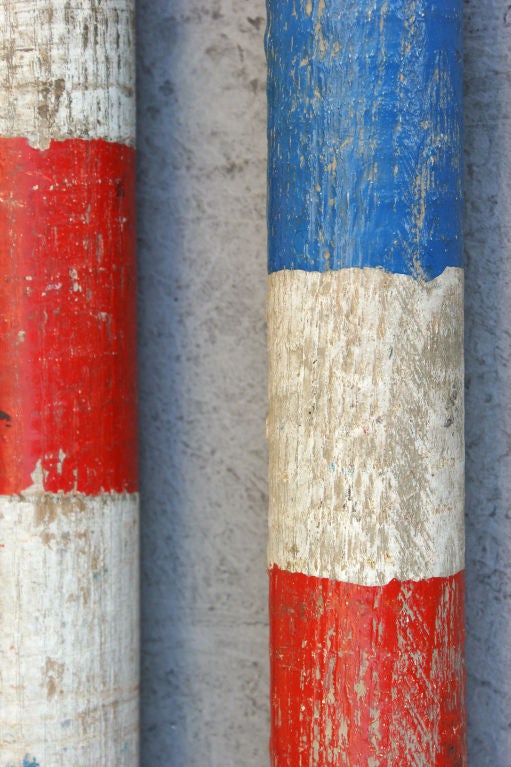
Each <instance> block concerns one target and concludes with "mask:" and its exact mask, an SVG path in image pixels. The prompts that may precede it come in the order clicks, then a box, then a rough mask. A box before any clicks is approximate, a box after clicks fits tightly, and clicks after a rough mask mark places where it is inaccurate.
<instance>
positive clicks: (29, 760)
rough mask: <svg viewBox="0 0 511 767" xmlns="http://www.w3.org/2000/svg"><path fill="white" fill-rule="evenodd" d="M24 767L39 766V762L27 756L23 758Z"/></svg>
mask: <svg viewBox="0 0 511 767" xmlns="http://www.w3.org/2000/svg"><path fill="white" fill-rule="evenodd" d="M23 767H39V762H38V761H37V760H36V759H34V758H33V757H30V756H26V757H25V758H24V759H23Z"/></svg>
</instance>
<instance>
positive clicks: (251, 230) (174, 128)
mask: <svg viewBox="0 0 511 767" xmlns="http://www.w3.org/2000/svg"><path fill="white" fill-rule="evenodd" d="M264 14H265V4H264V2H263V1H262V0H245V1H243V0H216V1H215V0H208V2H206V0H139V2H138V50H139V53H138V87H139V100H138V103H139V125H138V130H139V188H138V194H139V213H140V225H139V232H140V277H141V279H140V296H141V303H140V311H141V316H140V320H141V324H140V327H141V338H140V341H141V344H140V358H141V360H140V361H141V378H140V384H141V389H140V394H141V440H142V490H143V494H144V505H143V525H144V533H143V555H144V560H143V572H144V580H143V597H144V608H143V609H144V621H143V646H144V655H143V672H144V681H143V715H142V718H143V733H144V737H143V758H142V764H143V767H149V766H150V767H160V765H161V766H163V765H165V767H169V766H170V767H183V766H184V765H186V767H238V766H239V765H240V764H243V765H244V766H245V765H246V767H266V765H267V764H268V750H267V738H268V729H267V717H268V708H267V689H268V687H267V671H266V669H267V629H266V598H267V597H266V590H267V581H266V574H265V572H264V563H265V549H266V508H267V500H266V447H265V442H264V416H265V414H266V407H267V405H266V368H265V364H266V350H265V344H266V341H265V336H264V303H265V294H266V279H265V271H266V269H265V267H266V263H265V247H266V246H265V186H266V179H265V151H266V145H265V97H264V78H265V63H264V56H263V47H262V43H263V40H262V37H263V31H264ZM510 59H511V10H510V8H509V3H508V1H507V0H467V2H466V3H465V83H466V101H465V145H466V157H467V162H466V171H467V172H466V226H465V237H466V256H467V263H466V266H467V271H466V372H467V399H466V412H467V421H466V429H467V431H466V437H467V517H468V519H467V523H468V527H467V535H468V537H467V544H468V547H467V583H468V595H467V596H468V599H467V622H468V646H467V650H468V704H469V725H470V729H469V747H470V764H471V767H487V766H488V765H492V767H508V764H509V753H510V752H511V692H510V691H511V643H510V639H509V637H510V636H511V570H510V567H509V561H510V559H511V513H510V511H509V502H508V497H509V495H510V493H511V448H510V445H511V441H510V439H511V380H510V378H511V373H510V370H511V336H510V334H509V330H508V324H509V322H508V318H507V316H508V311H509V310H508V306H509V302H510V300H511V259H510V256H511V253H510V250H511V246H510V245H509V242H510V232H509V224H508V219H509V213H510V212H511V140H510V122H511V76H510V73H511V61H510Z"/></svg>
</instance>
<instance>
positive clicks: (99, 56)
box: [0, 0, 139, 767]
mask: <svg viewBox="0 0 511 767" xmlns="http://www.w3.org/2000/svg"><path fill="white" fill-rule="evenodd" d="M0 49H1V55H0V62H1V63H0V80H1V86H2V95H1V97H0V231H1V237H0V322H1V333H2V365H1V366H0V410H1V414H0V434H1V436H0V494H1V495H0V581H1V595H0V604H1V616H2V618H1V621H0V753H1V755H2V763H3V764H9V765H11V764H12V765H15V766H16V767H21V765H23V766H24V767H37V766H38V765H40V766H41V767H43V766H46V765H48V766H49V765H51V767H59V766H62V767H70V765H87V767H93V766H94V767H96V766H97V765H107V764H112V765H114V764H115V765H117V766H123V767H128V766H129V767H134V766H135V765H136V764H137V763H138V761H137V760H138V692H137V690H138V650H139V641H138V631H139V629H138V495H137V490H138V477H137V425H136V424H137V417H136V322H135V306H136V294H135V276H136V275H135V208H134V204H135V194H134V192H135V149H134V140H135V94H134V86H135V60H134V3H133V2H132V0H113V2H107V3H105V2H103V3H101V2H97V1H96V0H75V2H73V3H69V2H66V1H65V0H9V1H8V2H4V3H2V4H1V7H0Z"/></svg>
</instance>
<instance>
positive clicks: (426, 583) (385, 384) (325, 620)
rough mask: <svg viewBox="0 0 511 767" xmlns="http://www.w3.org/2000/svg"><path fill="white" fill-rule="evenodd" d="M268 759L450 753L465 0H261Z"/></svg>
mask: <svg viewBox="0 0 511 767" xmlns="http://www.w3.org/2000/svg"><path fill="white" fill-rule="evenodd" d="M267 7H268V30H267V40H266V42H267V54H268V68H269V76H268V99H269V126H268V135H269V161H268V162H269V169H268V172H269V272H270V276H269V296H268V326H269V352H270V373H269V376H270V409H269V418H268V437H269V448H270V541H269V568H270V612H271V615H270V620H271V704H272V729H271V760H272V765H273V767H327V765H328V766H332V767H333V766H334V765H335V767H340V765H349V767H362V765H367V766H368V767H380V766H382V767H383V765H385V766H387V767H395V766H396V765H400V767H406V766H408V765H409V766H410V767H412V765H414V767H415V766H416V765H424V767H426V765H427V767H431V766H432V765H436V767H440V765H442V766H445V767H447V765H452V766H454V765H457V767H460V766H461V765H465V764H466V749H465V714H464V705H465V701H464V629H463V588H464V586H463V584H464V580H463V567H464V537H463V516H464V476H463V469H464V451H463V269H462V243H461V215H462V211H461V194H462V190H461V184H462V180H461V179H462V154H461V150H462V146H461V144H462V133H461V115H462V105H461V93H462V72H461V58H462V40H461V29H462V3H461V0H357V1H356V2H352V1H351V0H268V2H267Z"/></svg>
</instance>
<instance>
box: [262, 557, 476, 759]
mask: <svg viewBox="0 0 511 767" xmlns="http://www.w3.org/2000/svg"><path fill="white" fill-rule="evenodd" d="M463 584H464V575H463V573H458V574H457V575H454V576H451V577H449V578H432V579H429V580H422V581H403V582H399V581H397V580H393V581H391V582H390V583H388V584H386V585H385V586H378V587H367V586H360V585H355V584H350V583H341V582H334V581H331V580H329V579H326V578H314V577H310V576H306V575H302V574H301V573H288V572H285V571H282V570H280V569H278V568H274V569H272V570H271V571H270V598H271V604H272V614H271V646H272V652H271V705H272V721H273V727H272V743H271V747H272V755H273V756H272V767H310V766H311V765H314V767H333V766H334V765H335V767H341V765H346V766H347V767H362V765H364V767H365V766H366V765H367V767H397V765H413V766H414V767H460V765H463V764H465V763H466V750H465V739H464V717H465V689H464V688H465V677H464V671H463V659H464V626H463Z"/></svg>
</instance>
